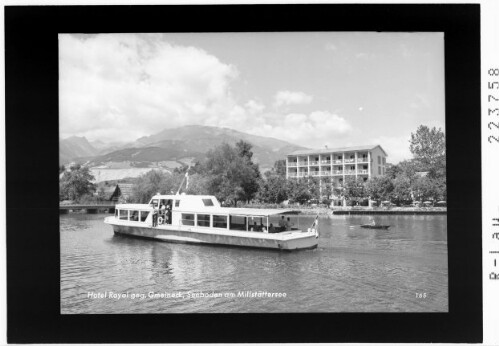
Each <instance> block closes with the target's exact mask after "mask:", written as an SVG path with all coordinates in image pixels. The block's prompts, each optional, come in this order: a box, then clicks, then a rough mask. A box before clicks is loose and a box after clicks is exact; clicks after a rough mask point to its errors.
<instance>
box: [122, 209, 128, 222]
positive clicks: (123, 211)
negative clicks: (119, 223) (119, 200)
mask: <svg viewBox="0 0 499 346" xmlns="http://www.w3.org/2000/svg"><path fill="white" fill-rule="evenodd" d="M120 220H128V210H120Z"/></svg>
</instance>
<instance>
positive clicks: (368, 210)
mask: <svg viewBox="0 0 499 346" xmlns="http://www.w3.org/2000/svg"><path fill="white" fill-rule="evenodd" d="M242 207H248V208H258V209H263V208H265V209H293V210H298V211H300V212H301V213H302V214H304V215H321V216H327V215H356V214H361V215H362V214H394V215H396V214H401V215H403V214H421V215H424V214H430V215H433V214H447V208H446V207H358V206H356V207H331V208H327V207H309V206H292V205H291V206H286V205H280V204H247V205H244V206H242Z"/></svg>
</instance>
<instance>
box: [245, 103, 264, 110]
mask: <svg viewBox="0 0 499 346" xmlns="http://www.w3.org/2000/svg"><path fill="white" fill-rule="evenodd" d="M245 107H246V108H247V109H248V111H249V112H250V113H260V112H262V111H263V110H264V109H265V105H264V104H263V103H260V102H258V101H254V100H249V101H248V102H246V104H245Z"/></svg>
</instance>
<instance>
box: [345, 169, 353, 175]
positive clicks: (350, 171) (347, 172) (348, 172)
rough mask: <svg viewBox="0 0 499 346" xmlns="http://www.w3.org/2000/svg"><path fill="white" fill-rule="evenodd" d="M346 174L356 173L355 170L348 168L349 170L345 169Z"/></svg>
mask: <svg viewBox="0 0 499 346" xmlns="http://www.w3.org/2000/svg"><path fill="white" fill-rule="evenodd" d="M345 174H346V175H353V174H355V170H347V171H345Z"/></svg>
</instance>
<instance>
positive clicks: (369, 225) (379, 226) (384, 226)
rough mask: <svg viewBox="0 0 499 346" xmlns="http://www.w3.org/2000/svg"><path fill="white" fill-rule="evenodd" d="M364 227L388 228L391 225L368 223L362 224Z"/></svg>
mask: <svg viewBox="0 0 499 346" xmlns="http://www.w3.org/2000/svg"><path fill="white" fill-rule="evenodd" d="M360 227H362V228H372V229H388V228H389V227H390V225H372V224H367V225H360Z"/></svg>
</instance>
